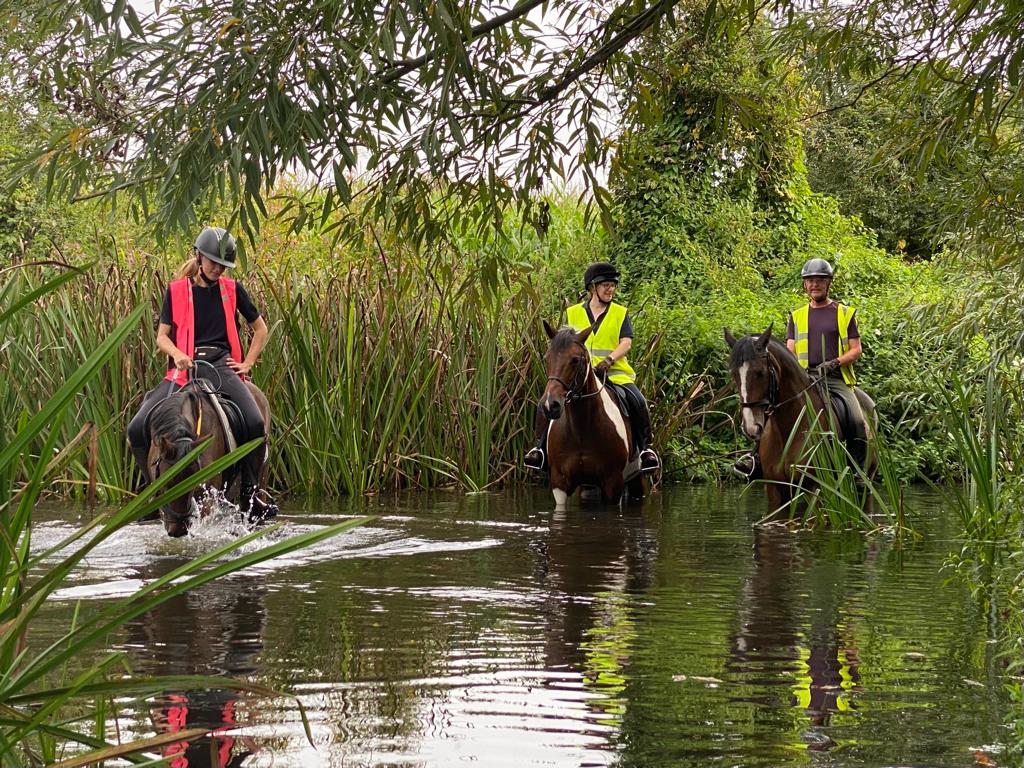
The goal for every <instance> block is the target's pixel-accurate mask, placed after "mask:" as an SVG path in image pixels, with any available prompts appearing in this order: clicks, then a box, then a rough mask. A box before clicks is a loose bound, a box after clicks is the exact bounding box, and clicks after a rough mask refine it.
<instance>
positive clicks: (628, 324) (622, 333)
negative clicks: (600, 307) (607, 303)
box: [583, 301, 633, 341]
mask: <svg viewBox="0 0 1024 768" xmlns="http://www.w3.org/2000/svg"><path fill="white" fill-rule="evenodd" d="M583 308H584V309H585V310H587V319H589V320H590V324H591V325H593V324H594V313H593V312H591V311H590V302H589V301H584V302H583ZM607 312H608V310H607V309H606V310H605V314H607ZM601 317H604V315H601ZM632 338H633V321H632V320H630V319H629V312H627V313H626V316H625V317H623V318H622V328H620V329H619V340H620V341H621V340H622V339H632Z"/></svg>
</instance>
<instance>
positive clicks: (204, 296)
mask: <svg viewBox="0 0 1024 768" xmlns="http://www.w3.org/2000/svg"><path fill="white" fill-rule="evenodd" d="M235 299H236V302H235V303H236V306H237V309H238V312H237V314H236V315H235V326H236V327H237V326H238V315H241V316H242V317H244V318H245V321H246V322H247V323H249V324H252V323H255V322H256V318H258V317H259V316H260V311H259V309H257V308H256V305H255V304H253V303H252V299H251V298H250V297H249V294H248V292H247V291H246V290H245V288H243V287H242V284H241V283H239V282H237V281H236V282H235ZM192 307H193V310H194V311H195V324H196V328H195V334H196V340H195V346H197V347H220V348H221V349H226V350H228V351H230V349H231V347H230V345H229V344H228V328H227V326H226V325H225V324H224V310H223V309H222V308H221V298H220V282H219V281H218V282H217V283H216V284H215V285H211V286H210V287H208V288H203V287H202V286H199V285H196V284H195V283H193V284H192ZM160 322H161V323H165V324H167V325H169V326H171V340H172V341H175V343H177V339H176V334H177V331H178V329H177V328H175V327H174V321H173V319H172V315H171V287H170V286H167V291H166V293H164V306H163V309H161V310H160Z"/></svg>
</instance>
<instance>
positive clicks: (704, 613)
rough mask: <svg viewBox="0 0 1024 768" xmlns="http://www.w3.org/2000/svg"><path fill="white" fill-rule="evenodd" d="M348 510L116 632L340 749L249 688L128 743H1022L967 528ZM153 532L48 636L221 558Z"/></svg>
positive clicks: (967, 753)
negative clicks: (167, 736) (976, 581)
mask: <svg viewBox="0 0 1024 768" xmlns="http://www.w3.org/2000/svg"><path fill="white" fill-rule="evenodd" d="M351 503H352V504H353V505H356V504H359V505H360V506H352V507H348V506H346V507H344V508H343V509H338V508H328V509H322V510H308V511H309V512H312V513H314V514H313V515H310V516H309V517H308V518H301V517H300V516H299V515H292V516H287V515H286V516H285V520H286V525H285V530H286V531H287V530H293V531H294V530H301V529H304V528H303V526H309V525H314V524H318V522H319V523H322V522H323V520H324V519H325V518H326V517H328V516H331V515H336V514H337V513H338V512H339V511H341V512H345V513H365V512H371V513H374V512H375V513H379V515H380V516H379V518H378V519H377V520H376V521H375V522H374V523H373V524H372V525H369V526H364V527H363V528H360V529H357V530H356V531H353V532H352V533H351V534H347V535H345V536H343V537H340V538H339V539H337V540H335V541H332V542H330V543H329V545H326V544H325V545H324V546H322V547H320V548H319V549H318V550H317V551H316V552H315V553H313V554H312V555H311V554H310V553H305V554H304V556H302V557H295V558H293V559H291V560H289V561H288V562H287V563H285V564H276V565H275V566H274V567H269V566H268V567H265V568H262V569H261V570H258V571H254V572H251V573H248V574H242V575H240V576H236V577H233V578H232V579H230V580H227V581H222V582H219V583H216V584H212V585H208V586H206V587H204V588H202V589H201V590H197V591H195V592H193V593H192V594H189V595H187V596H184V597H180V598H177V599H176V600H174V601H172V602H170V603H168V604H167V605H165V606H163V607H161V608H160V609H159V610H158V611H156V612H155V613H153V614H150V615H147V616H145V617H143V618H141V619H138V620H136V621H134V622H132V623H131V624H130V625H129V626H128V627H127V628H126V629H125V630H124V634H123V635H121V636H120V637H119V638H118V640H119V642H118V646H119V647H122V648H125V649H126V650H127V651H128V652H129V654H130V656H131V658H132V662H133V667H134V668H135V671H136V672H138V673H140V674H154V673H164V674H204V675H207V674H227V675H230V676H232V677H236V678H241V679H245V680H250V681H252V682H255V683H259V684H262V685H266V686H270V687H272V688H280V689H284V690H288V691H291V692H294V693H295V694H296V695H297V696H298V697H299V698H300V700H301V701H302V702H303V704H304V705H305V707H306V711H307V713H308V715H309V720H310V726H311V731H312V735H313V741H314V742H315V747H314V746H311V745H310V743H309V742H308V740H307V738H306V736H305V733H304V728H303V725H302V723H301V721H300V719H299V717H298V716H297V713H296V712H295V710H294V705H293V704H291V703H290V702H289V701H288V700H268V699H262V698H258V697H250V696H242V697H239V696H238V694H236V693H233V692H231V691H227V690H220V691H211V692H203V691H197V690H182V691H176V692H175V694H174V695H173V696H166V697H163V698H161V699H159V700H157V701H151V702H148V703H147V704H146V705H144V706H143V707H141V708H139V709H136V710H134V711H133V712H131V713H130V714H128V715H126V717H125V718H124V722H123V723H122V724H121V725H122V726H123V728H122V733H126V732H131V733H132V734H133V735H137V736H139V737H142V736H146V735H152V733H153V732H154V731H158V732H161V733H166V732H171V733H173V732H177V731H180V730H182V729H184V728H187V727H193V726H197V725H198V726H201V727H205V728H209V729H211V730H212V731H213V733H212V734H211V735H210V736H209V737H208V738H206V739H204V740H202V741H201V742H196V743H194V744H190V745H188V746H185V745H183V744H179V745H178V748H177V750H174V751H173V754H172V751H171V750H168V757H170V759H171V760H173V761H174V763H173V764H174V765H177V766H182V767H183V766H186V765H187V766H189V768H194V767H195V766H211V768H212V766H218V768H224V767H225V766H229V765H232V766H241V765H244V766H247V768H254V766H257V765H259V766H268V765H274V766H280V767H281V768H296V767H298V766H302V767H303V768H305V766H310V765H318V766H330V767H331V768H333V767H334V766H345V768H354V767H357V766H395V767H396V768H398V767H399V766H401V767H403V768H404V767H405V766H409V767H415V768H428V767H429V768H441V767H444V768H447V767H448V766H454V765H461V764H463V763H467V762H477V763H479V764H481V765H486V766H488V768H493V767H495V766H515V767H516V768H520V766H556V767H561V766H572V767H575V766H581V765H587V766H594V765H614V766H617V768H661V766H665V767H666V768H667V767H669V766H671V767H672V768H675V767H676V766H684V767H688V766H701V767H703V766H708V765H723V766H745V767H749V768H754V767H759V768H798V767H799V768H804V767H805V766H807V765H819V766H842V768H860V767H861V766H863V767H864V768H867V767H868V766H872V767H874V766H897V765H929V766H960V765H969V764H970V763H971V761H972V759H973V758H972V757H971V755H972V754H973V750H974V749H976V748H979V747H987V746H989V745H992V744H998V741H999V739H1000V738H1003V737H1004V732H1003V730H1002V729H1001V728H1000V722H1001V720H1002V715H1003V712H1004V711H1005V707H1006V706H1007V703H1006V701H1005V698H1004V693H1003V688H1002V682H1003V681H1002V679H1001V678H1000V677H999V673H998V666H997V665H996V664H995V663H994V662H993V660H992V658H991V653H990V646H989V645H988V644H987V643H986V640H987V637H986V634H985V627H986V624H985V621H984V612H983V610H982V608H981V607H980V606H979V604H978V603H977V601H975V600H974V599H973V598H972V596H971V594H970V592H969V591H968V590H967V589H965V588H964V587H963V586H962V585H959V584H957V583H956V582H955V581H950V580H947V576H946V574H944V573H943V572H942V571H941V566H942V563H943V561H944V559H945V558H946V556H947V554H948V552H949V551H950V547H951V546H952V545H951V543H950V542H949V540H948V537H946V538H944V537H942V536H940V535H935V533H934V532H929V533H928V535H926V537H925V539H924V540H923V541H921V542H920V543H916V544H913V545H908V546H907V547H905V548H900V547H899V546H897V545H894V544H893V543H892V542H888V541H886V540H884V539H877V538H876V539H869V540H867V541H865V539H864V538H862V537H860V536H844V535H839V534H830V533H793V532H788V531H773V530H764V529H752V528H751V522H752V521H754V520H757V519H760V518H761V517H762V516H763V499H761V497H760V496H758V495H756V494H749V495H747V496H744V497H738V496H737V495H735V494H732V493H730V492H728V491H722V490H721V489H718V488H709V489H707V490H693V489H680V490H673V491H669V492H666V493H665V494H663V495H660V496H657V497H655V498H653V499H651V500H649V501H648V502H647V504H646V505H645V507H644V508H643V509H642V510H640V511H627V512H625V513H622V514H620V513H618V512H616V511H615V510H593V509H572V508H571V509H570V510H569V511H567V512H565V513H561V514H552V513H551V512H550V507H551V503H550V496H549V495H548V494H547V492H546V491H544V490H538V492H537V494H536V495H535V496H529V495H528V496H523V495H519V496H506V497H499V496H484V495H480V496H473V497H468V498H467V497H462V496H457V495H454V494H453V495H450V496H445V495H440V496H428V495H419V496H414V497H400V498H383V497H382V498H377V499H372V500H362V501H353V502H351ZM346 504H348V502H346ZM316 513H318V514H316ZM934 524H935V525H938V526H941V525H944V524H945V523H943V522H942V519H941V518H939V520H938V522H937V523H934ZM40 533H41V535H40V537H39V540H38V544H37V545H38V546H45V543H46V541H47V540H50V541H53V540H59V534H60V533H61V531H60V529H59V528H58V527H57V525H56V524H55V525H54V526H53V529H48V528H47V527H46V524H45V523H44V524H43V526H42V530H41V532H40ZM146 533H147V532H146V529H145V526H138V527H135V528H131V529H129V530H126V531H125V532H124V536H125V539H124V540H123V542H122V543H121V544H119V546H118V547H117V548H116V550H115V549H114V548H110V550H108V551H104V552H101V553H97V555H96V556H95V557H91V558H90V563H89V567H88V569H87V570H85V571H83V573H81V574H79V576H78V577H77V580H72V583H71V584H69V585H67V586H68V589H66V590H64V591H63V593H62V594H63V597H62V598H61V599H57V600H54V601H52V602H51V603H49V604H48V605H47V608H46V611H45V612H44V614H43V615H41V616H40V624H39V633H38V634H37V635H36V637H37V639H38V640H39V641H45V640H46V639H48V638H50V637H56V636H58V635H57V633H58V632H60V631H62V630H63V629H64V628H65V627H66V626H67V624H68V623H69V621H71V620H72V619H73V616H74V611H75V605H76V604H75V602H74V601H75V600H77V599H78V598H79V597H84V598H85V599H86V600H87V601H88V600H91V601H92V602H91V605H88V606H86V608H85V609H84V610H88V609H89V608H90V607H97V606H102V605H104V604H105V603H106V602H107V601H109V600H113V599H118V597H117V596H118V595H121V596H123V594H124V592H123V591H121V592H118V591H117V589H112V588H111V584H110V583H109V582H110V580H112V579H113V580H117V579H120V580H126V579H138V580H139V581H143V582H148V581H150V580H151V579H153V578H155V577H157V576H159V575H160V574H162V573H166V572H167V571H168V570H169V569H171V568H174V567H176V566H177V565H178V564H180V562H181V560H182V559H183V558H184V557H185V556H187V555H188V554H195V552H196V550H197V549H200V551H202V550H201V548H202V547H203V546H204V543H203V542H202V541H189V542H186V543H185V544H182V543H181V542H175V543H173V544H171V545H167V544H164V543H163V542H164V539H163V538H162V534H161V538H160V539H159V541H160V546H156V545H155V544H154V543H153V542H152V541H151V542H150V543H149V545H147V541H148V539H147V538H146ZM47 535H49V536H50V538H49V539H47V538H46V536H47ZM132 537H135V538H134V539H133V538H132ZM34 541H35V538H34ZM211 546H212V545H211ZM182 547H186V548H182ZM117 586H118V585H117V584H114V587H117ZM47 622H49V624H48V623H47ZM79 661H80V662H81V663H82V664H85V663H88V662H89V660H88V659H81V660H79ZM74 671H75V670H71V672H74ZM965 681H973V682H971V683H967V682H965ZM988 751H991V750H988Z"/></svg>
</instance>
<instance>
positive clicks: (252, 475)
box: [238, 451, 280, 523]
mask: <svg viewBox="0 0 1024 768" xmlns="http://www.w3.org/2000/svg"><path fill="white" fill-rule="evenodd" d="M253 453H255V454H257V457H253V454H249V456H247V457H246V459H252V461H251V462H246V463H244V464H243V466H242V477H241V482H240V483H239V488H238V507H239V509H241V510H242V512H244V513H245V514H246V516H247V517H248V519H249V522H251V523H262V522H264V521H265V520H270V519H271V518H272V517H277V513H278V512H280V510H279V509H278V506H277V504H275V503H274V500H273V499H272V498H271V496H270V494H269V493H268V492H267V490H266V489H265V488H260V486H259V482H258V478H259V476H260V472H261V470H262V468H263V458H262V456H261V455H260V454H261V453H262V451H254V452H253Z"/></svg>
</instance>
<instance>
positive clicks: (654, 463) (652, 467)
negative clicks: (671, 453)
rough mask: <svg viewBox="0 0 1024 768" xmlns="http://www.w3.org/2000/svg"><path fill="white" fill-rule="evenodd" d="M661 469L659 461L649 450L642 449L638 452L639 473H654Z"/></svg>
mask: <svg viewBox="0 0 1024 768" xmlns="http://www.w3.org/2000/svg"><path fill="white" fill-rule="evenodd" d="M660 468H661V459H659V458H658V454H656V453H655V452H654V450H653V449H651V448H644V449H643V450H642V451H640V471H641V472H654V471H656V470H658V469H660Z"/></svg>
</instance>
